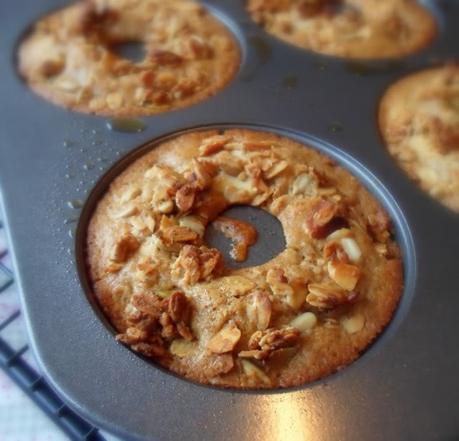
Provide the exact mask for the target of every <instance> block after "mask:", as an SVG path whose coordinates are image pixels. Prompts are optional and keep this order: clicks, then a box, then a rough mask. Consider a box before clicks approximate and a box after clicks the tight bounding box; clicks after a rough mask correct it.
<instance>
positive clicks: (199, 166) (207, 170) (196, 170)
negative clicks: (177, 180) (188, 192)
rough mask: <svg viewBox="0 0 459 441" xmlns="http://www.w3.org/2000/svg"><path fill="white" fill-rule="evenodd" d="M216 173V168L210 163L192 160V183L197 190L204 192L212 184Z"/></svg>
mask: <svg viewBox="0 0 459 441" xmlns="http://www.w3.org/2000/svg"><path fill="white" fill-rule="evenodd" d="M216 173H217V166H216V165H215V164H213V163H212V162H208V161H203V160H198V159H196V158H193V178H194V181H195V182H193V183H194V184H195V185H196V187H197V188H198V189H199V190H205V189H206V188H208V187H209V186H210V184H211V183H212V178H213V177H214V176H215V175H216Z"/></svg>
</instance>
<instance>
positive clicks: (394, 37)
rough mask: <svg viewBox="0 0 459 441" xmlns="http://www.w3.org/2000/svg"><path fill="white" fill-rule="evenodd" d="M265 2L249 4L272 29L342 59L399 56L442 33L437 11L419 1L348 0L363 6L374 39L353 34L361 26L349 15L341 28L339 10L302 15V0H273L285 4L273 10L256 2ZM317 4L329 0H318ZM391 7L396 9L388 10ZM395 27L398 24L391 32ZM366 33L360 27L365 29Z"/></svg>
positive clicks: (358, 8) (257, 17) (290, 40)
mask: <svg viewBox="0 0 459 441" xmlns="http://www.w3.org/2000/svg"><path fill="white" fill-rule="evenodd" d="M261 3H262V2H260V1H259V0H248V9H249V12H251V13H252V16H253V17H254V19H255V20H256V21H258V22H260V23H261V25H262V26H263V27H264V28H265V29H266V30H267V31H268V32H269V33H271V34H273V35H275V36H276V37H278V38H280V39H282V40H284V41H286V42H288V43H290V44H293V45H295V46H298V47H301V48H303V49H310V50H312V51H315V52H320V53H324V54H327V55H334V56H338V57H343V58H350V59H384V58H400V57H403V56H407V55H409V54H413V53H416V52H419V51H421V50H422V49H424V48H426V47H427V46H428V45H429V44H431V42H432V41H433V39H434V38H435V36H436V35H437V32H438V29H437V24H436V21H435V18H434V17H433V15H432V14H431V13H430V12H429V11H428V10H427V9H426V8H425V7H423V6H422V5H421V4H420V3H419V2H418V1H416V0H389V1H385V2H378V1H368V0H344V1H343V2H342V3H343V4H344V5H345V8H346V7H348V8H349V9H350V10H351V9H354V10H356V11H360V13H361V14H362V15H361V16H362V20H363V23H364V24H366V26H367V27H369V28H370V29H371V30H372V33H371V37H370V38H367V37H362V38H361V37H358V38H350V37H349V35H350V34H351V32H350V30H352V29H353V28H354V29H355V30H357V23H356V24H355V26H354V21H353V19H352V20H349V23H348V25H347V26H346V29H345V30H340V28H339V25H338V24H337V20H335V18H336V17H340V16H343V14H342V13H341V12H338V13H337V15H335V14H333V13H331V14H330V13H318V14H313V15H311V16H309V17H301V15H299V14H296V12H294V11H295V10H296V8H298V7H299V5H300V3H301V1H299V0H287V1H283V0H274V1H273V2H272V3H277V4H283V5H284V6H283V7H279V8H278V9H277V10H274V11H273V10H271V11H270V10H269V7H267V8H266V9H264V8H263V7H260V6H258V5H260V4H261ZM317 3H327V1H326V0H325V1H321V0H317ZM328 3H333V2H328ZM335 3H336V2H335ZM338 3H339V2H338ZM389 7H391V8H392V10H393V12H392V13H391V14H386V11H387V9H388V8H389ZM345 8H344V9H345ZM379 11H380V12H379ZM386 15H387V17H386ZM399 18H401V19H402V20H404V25H403V26H405V28H406V29H408V32H409V33H410V35H409V36H405V37H402V36H401V34H402V33H403V32H402V30H400V29H398V26H399V24H398V20H399ZM306 23H312V26H311V27H310V28H309V30H308V31H306V30H304V28H303V27H302V25H304V24H306ZM392 27H394V29H393V30H392V31H390V29H392ZM362 29H363V28H362ZM343 32H346V34H344V33H343ZM365 32H366V31H362V34H365Z"/></svg>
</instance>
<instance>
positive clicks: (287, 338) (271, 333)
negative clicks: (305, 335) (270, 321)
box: [249, 326, 300, 351]
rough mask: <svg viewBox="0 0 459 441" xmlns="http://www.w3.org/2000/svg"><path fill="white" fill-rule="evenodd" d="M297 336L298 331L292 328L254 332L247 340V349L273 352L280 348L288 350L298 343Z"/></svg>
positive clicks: (298, 334)
mask: <svg viewBox="0 0 459 441" xmlns="http://www.w3.org/2000/svg"><path fill="white" fill-rule="evenodd" d="M299 336H300V331H298V329H296V328H294V327H292V326H287V327H285V328H280V329H275V328H270V329H266V330H264V331H256V332H255V333H254V334H253V335H252V336H251V337H250V339H249V349H255V350H260V349H261V350H262V351H275V350H276V349H280V348H288V347H291V346H295V345H296V344H297V343H298V340H299Z"/></svg>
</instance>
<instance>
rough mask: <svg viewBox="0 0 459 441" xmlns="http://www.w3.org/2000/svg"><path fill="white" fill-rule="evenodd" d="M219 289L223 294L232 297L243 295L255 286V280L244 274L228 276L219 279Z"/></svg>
mask: <svg viewBox="0 0 459 441" xmlns="http://www.w3.org/2000/svg"><path fill="white" fill-rule="evenodd" d="M217 283H218V285H217V287H218V289H219V291H221V292H222V293H223V294H225V295H227V296H232V297H241V296H244V295H246V294H248V293H249V292H251V291H252V290H253V289H254V288H255V282H253V281H252V280H250V279H248V278H247V277H243V276H237V275H235V276H226V277H221V278H220V279H218V282H217Z"/></svg>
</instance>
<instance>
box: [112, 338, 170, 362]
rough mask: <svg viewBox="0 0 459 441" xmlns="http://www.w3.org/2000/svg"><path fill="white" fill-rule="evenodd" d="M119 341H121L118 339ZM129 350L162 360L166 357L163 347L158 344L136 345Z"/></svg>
mask: <svg viewBox="0 0 459 441" xmlns="http://www.w3.org/2000/svg"><path fill="white" fill-rule="evenodd" d="M120 341H122V340H121V339H120ZM131 348H132V349H133V350H134V351H136V352H140V353H141V354H142V355H145V356H147V357H152V358H162V357H165V356H167V352H166V349H165V348H164V346H162V345H160V344H152V343H138V344H135V345H132V346H131Z"/></svg>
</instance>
